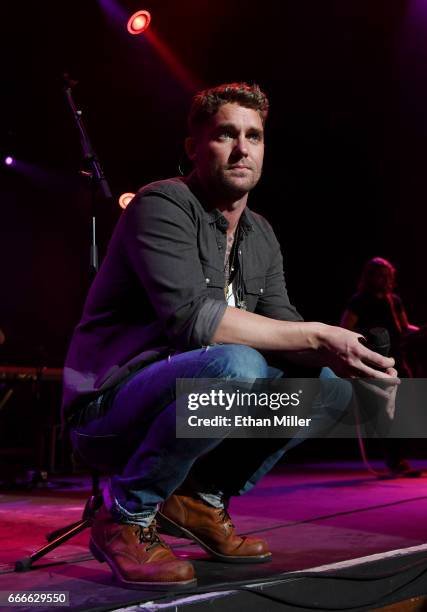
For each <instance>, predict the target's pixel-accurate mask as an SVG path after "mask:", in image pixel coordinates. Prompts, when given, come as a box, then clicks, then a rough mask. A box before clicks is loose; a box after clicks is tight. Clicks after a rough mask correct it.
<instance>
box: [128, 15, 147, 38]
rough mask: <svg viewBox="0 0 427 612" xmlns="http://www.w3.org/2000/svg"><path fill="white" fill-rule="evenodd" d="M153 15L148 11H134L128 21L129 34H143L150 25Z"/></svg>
mask: <svg viewBox="0 0 427 612" xmlns="http://www.w3.org/2000/svg"><path fill="white" fill-rule="evenodd" d="M150 21H151V15H150V13H149V12H148V11H137V12H136V13H134V14H133V15H132V16H131V17H130V18H129V21H128V25H127V28H128V32H129V34H133V35H135V36H136V35H137V34H142V33H143V32H145V30H146V29H147V28H148V26H149V25H150Z"/></svg>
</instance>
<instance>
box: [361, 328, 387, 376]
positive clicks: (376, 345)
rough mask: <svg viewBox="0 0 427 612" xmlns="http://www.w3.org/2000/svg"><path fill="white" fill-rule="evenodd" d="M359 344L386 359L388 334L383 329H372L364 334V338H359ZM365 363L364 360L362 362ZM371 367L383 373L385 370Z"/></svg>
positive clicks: (375, 366)
mask: <svg viewBox="0 0 427 612" xmlns="http://www.w3.org/2000/svg"><path fill="white" fill-rule="evenodd" d="M359 342H361V343H362V344H364V345H365V346H366V347H367V348H368V349H370V350H371V351H374V352H375V353H379V354H380V355H382V356H383V357H388V356H389V353H390V345H391V342H390V334H389V333H388V330H387V329H385V328H384V327H373V328H372V329H370V330H369V331H368V333H367V334H365V338H359ZM363 361H365V360H363ZM368 365H372V367H374V368H375V369H376V370H379V371H380V372H385V368H379V367H378V366H377V365H373V364H370V363H369V364H368Z"/></svg>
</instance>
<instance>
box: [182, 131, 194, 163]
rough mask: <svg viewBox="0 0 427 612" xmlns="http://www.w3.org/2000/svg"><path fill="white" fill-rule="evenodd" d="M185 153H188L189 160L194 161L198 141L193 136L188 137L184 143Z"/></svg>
mask: <svg viewBox="0 0 427 612" xmlns="http://www.w3.org/2000/svg"><path fill="white" fill-rule="evenodd" d="M184 147H185V152H186V153H187V157H188V159H191V161H194V159H195V157H196V139H195V138H193V136H188V137H187V138H186V139H185V142H184Z"/></svg>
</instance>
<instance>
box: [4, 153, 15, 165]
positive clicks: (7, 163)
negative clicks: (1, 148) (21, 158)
mask: <svg viewBox="0 0 427 612" xmlns="http://www.w3.org/2000/svg"><path fill="white" fill-rule="evenodd" d="M13 162H14V159H13V157H11V156H10V155H8V156H7V157H5V158H4V163H5V164H6V166H11V165H12V164H13Z"/></svg>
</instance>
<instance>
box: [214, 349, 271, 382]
mask: <svg viewBox="0 0 427 612" xmlns="http://www.w3.org/2000/svg"><path fill="white" fill-rule="evenodd" d="M207 352H208V354H209V353H210V355H211V359H210V361H209V363H208V365H207V367H206V368H205V369H204V372H203V376H204V377H206V378H209V377H218V378H229V379H240V380H250V381H252V380H254V379H256V378H267V376H268V364H267V362H266V360H265V359H264V357H263V356H262V355H261V353H259V352H258V351H257V350H255V349H253V348H252V347H250V346H245V345H243V344H219V345H214V346H211V347H209V348H208V351H207Z"/></svg>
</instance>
